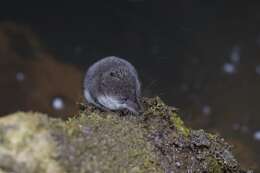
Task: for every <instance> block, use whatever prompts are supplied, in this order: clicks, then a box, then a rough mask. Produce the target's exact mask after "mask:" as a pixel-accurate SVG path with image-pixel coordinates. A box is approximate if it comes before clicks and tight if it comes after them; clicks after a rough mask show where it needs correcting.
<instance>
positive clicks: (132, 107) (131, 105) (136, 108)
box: [126, 100, 143, 115]
mask: <svg viewBox="0 0 260 173" xmlns="http://www.w3.org/2000/svg"><path fill="white" fill-rule="evenodd" d="M126 109H128V110H129V111H131V112H133V113H134V114H135V115H139V114H140V113H142V112H143V106H142V105H141V104H140V103H139V102H138V101H136V102H134V101H131V100H128V101H127V102H126Z"/></svg>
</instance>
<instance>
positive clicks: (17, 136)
mask: <svg viewBox="0 0 260 173" xmlns="http://www.w3.org/2000/svg"><path fill="white" fill-rule="evenodd" d="M46 121H47V117H46V116H45V115H42V114H41V115H40V116H39V115H38V114H33V113H27V114H25V113H22V112H19V113H16V114H15V115H13V116H7V117H4V118H1V119H0V131H1V132H2V133H0V135H1V137H0V139H1V141H2V142H1V145H0V170H1V169H2V171H3V172H5V171H6V170H12V171H14V172H28V173H30V172H38V171H39V170H41V171H40V172H57V173H59V172H64V170H63V169H62V168H61V167H60V165H59V163H58V162H57V161H55V159H54V155H53V153H55V147H56V146H55V141H54V140H53V139H52V137H51V134H50V132H49V131H48V130H47V128H46V127H44V123H45V122H46ZM5 158H9V159H7V160H6V159H5ZM1 159H2V160H1ZM25 170H26V171H25Z"/></svg>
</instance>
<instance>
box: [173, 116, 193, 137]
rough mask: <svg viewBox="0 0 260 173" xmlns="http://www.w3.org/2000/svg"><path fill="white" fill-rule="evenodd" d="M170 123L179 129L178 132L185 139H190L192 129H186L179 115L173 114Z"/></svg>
mask: <svg viewBox="0 0 260 173" xmlns="http://www.w3.org/2000/svg"><path fill="white" fill-rule="evenodd" d="M170 121H171V122H172V123H173V125H174V127H175V128H176V129H177V131H178V132H180V133H181V134H182V135H184V136H185V137H188V136H189V134H190V129H189V128H187V127H185V125H184V123H183V121H182V120H181V118H180V117H179V115H178V114H177V113H175V112H174V113H173V114H172V115H171V116H170Z"/></svg>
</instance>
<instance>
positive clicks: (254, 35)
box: [1, 0, 260, 169]
mask: <svg viewBox="0 0 260 173" xmlns="http://www.w3.org/2000/svg"><path fill="white" fill-rule="evenodd" d="M259 9H260V2H256V1H255V2H253V1H252V2H245V1H241V2H240V1H229V2H225V1H224V0H219V1H215V2H213V1H211V2H209V1H206V0H201V1H191V0H184V1H183V0H182V1H181V0H180V1H169V2H167V1H163V2H161V1H157V2H153V1H145V0H132V1H131V0H129V1H120V2H117V3H116V2H113V3H112V2H109V3H108V2H107V3H100V4H98V3H95V4H90V3H86V4H82V5H79V4H77V5H76V4H63V5H61V4H59V5H58V8H54V7H52V8H51V7H44V6H42V7H38V8H30V7H29V6H26V7H25V8H18V9H17V10H14V11H13V12H12V13H11V14H10V11H9V12H7V11H8V9H6V13H5V11H3V12H2V16H1V20H2V21H14V22H16V23H20V24H22V25H27V26H28V27H29V28H32V30H33V31H34V32H36V33H37V34H39V35H40V38H41V42H42V43H43V44H44V45H45V47H47V48H48V49H49V50H50V52H51V53H52V54H55V55H56V56H55V58H56V59H57V60H58V61H57V62H56V61H55V60H46V62H44V63H38V64H46V65H45V66H40V67H39V68H37V69H40V68H42V69H44V70H45V69H48V68H49V67H50V66H51V67H52V69H56V68H57V67H59V68H60V69H62V70H59V73H56V75H54V77H53V81H56V80H55V79H59V80H57V81H56V82H57V86H58V85H59V83H60V82H61V81H63V80H62V79H64V78H62V76H63V74H64V73H65V71H66V74H73V75H71V77H69V78H68V79H67V80H69V79H71V80H74V81H75V82H74V83H76V84H75V85H70V87H69V88H68V89H67V90H66V89H63V90H62V91H60V88H61V87H57V88H56V89H55V90H54V92H51V93H50V92H46V93H48V94H46V97H45V98H46V99H47V100H50V101H49V102H51V99H54V100H55V98H56V99H57V98H58V100H59V99H63V100H65V102H66V104H68V105H70V104H73V103H74V101H75V100H77V99H78V98H79V97H80V92H76V93H75V94H71V96H67V94H66V93H68V92H71V91H72V90H73V88H74V87H75V86H77V87H78V86H80V85H81V84H80V83H79V81H80V80H78V79H77V80H75V78H80V79H81V78H82V76H80V75H82V74H83V73H82V72H83V71H84V70H85V69H86V68H87V67H88V66H89V65H90V64H91V63H93V62H94V61H96V60H98V59H100V58H103V57H105V56H110V55H115V56H119V57H122V58H125V59H128V60H129V61H130V62H132V63H133V64H134V65H135V66H136V68H137V69H138V71H139V74H140V76H141V78H142V81H143V89H144V94H145V95H148V96H149V95H160V96H161V97H162V98H163V100H165V102H166V103H167V104H169V105H174V106H176V107H179V108H181V109H182V110H183V118H184V119H185V120H186V123H187V124H188V125H190V126H192V127H194V128H206V129H208V130H209V131H211V132H217V133H220V134H221V135H223V136H225V138H226V139H227V140H228V141H229V142H231V143H233V144H234V145H235V147H236V149H235V151H236V152H237V154H238V157H239V158H240V161H241V163H243V164H245V166H250V167H257V166H258V165H257V163H260V157H259V156H260V150H259V147H257V146H258V145H259V143H260V139H258V140H257V138H255V137H254V135H255V136H256V135H257V133H256V132H259V131H260V118H259V117H260V116H259V113H260V106H259V100H260V91H259V89H260V66H258V65H260V11H259ZM16 50H20V53H21V54H22V53H23V52H24V49H22V48H20V49H17V48H16ZM25 57H26V56H25ZM55 58H54V59H55ZM51 59H52V58H51ZM60 61H62V62H63V63H65V64H69V65H68V66H73V67H68V68H69V70H68V68H67V67H65V66H66V65H60V64H59V62H60ZM26 64H27V65H28V63H26ZM55 64H57V65H55ZM28 66H29V67H28V68H27V69H31V67H35V65H33V64H32V65H28ZM14 67H16V66H14ZM76 67H77V68H76ZM257 67H258V68H257ZM63 69H66V70H63ZM20 71H21V72H22V75H21V74H20V75H19V73H18V79H20V78H22V79H23V77H27V76H26V72H25V71H23V70H22V69H21V70H20V69H19V70H17V72H20ZM35 71H37V70H36V69H31V70H30V73H35ZM47 71H48V70H47ZM49 71H50V72H48V73H51V72H52V71H53V70H49ZM61 71H62V72H61ZM23 73H25V74H23ZM39 73H41V72H39ZM46 73H47V72H46ZM23 75H25V76H23ZM52 75H53V74H52ZM19 76H20V77H19ZM35 76H36V77H35V80H36V79H39V81H42V80H40V79H41V78H39V77H38V76H37V75H35ZM75 76H77V77H75ZM25 79H26V78H25ZM35 83H37V84H39V82H35ZM64 83H66V82H64ZM33 84H34V83H33ZM31 85H32V84H28V86H31ZM64 85H65V84H64ZM28 86H26V87H24V88H25V90H26V89H27V90H28V92H31V90H32V89H28ZM39 86H41V89H39V90H37V92H36V93H41V92H42V91H44V92H45V88H49V87H48V85H46V87H44V86H45V85H44V82H42V83H41V84H39ZM29 88H30V87H29ZM37 88H39V87H37ZM62 88H66V87H65V86H62ZM14 90H15V91H17V89H14ZM56 91H57V92H56ZM10 92H12V93H14V91H13V90H11V91H10ZM25 93H26V92H25ZM34 95H35V94H34ZM36 95H37V94H36ZM64 95H66V97H64ZM75 95H77V97H74V96H75ZM78 95H79V96H78ZM24 97H25V96H24ZM39 97H40V98H39ZM39 97H37V96H33V98H35V100H36V102H37V101H38V100H40V99H41V98H42V97H43V96H42V95H41V96H39ZM29 98H31V97H29ZM10 102H11V101H10ZM21 102H23V101H22V99H21ZM67 102H68V103H67ZM58 104H59V103H58ZM66 104H65V106H66ZM29 106H32V105H31V104H28V107H29ZM48 106H50V105H45V107H46V110H48V109H49V108H48V109H47V107H48ZM17 109H19V106H18V107H14V108H13V110H12V109H11V110H8V111H15V110H17ZM47 112H48V111H47ZM49 112H52V111H51V110H49ZM65 112H73V109H72V110H66V111H65ZM258 169H259V168H258Z"/></svg>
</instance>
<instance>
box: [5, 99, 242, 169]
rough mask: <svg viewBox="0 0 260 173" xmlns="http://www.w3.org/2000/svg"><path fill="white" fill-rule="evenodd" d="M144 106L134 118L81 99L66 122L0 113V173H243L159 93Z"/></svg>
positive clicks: (222, 146) (217, 142)
mask: <svg viewBox="0 0 260 173" xmlns="http://www.w3.org/2000/svg"><path fill="white" fill-rule="evenodd" d="M143 104H144V107H145V111H144V113H143V114H142V115H139V116H133V115H131V114H130V113H128V112H124V111H123V112H104V111H101V110H99V109H97V108H95V107H93V106H91V105H85V104H83V103H82V104H80V111H79V113H78V114H76V115H75V117H73V118H70V119H68V120H66V121H63V120H61V119H55V118H48V117H47V115H44V114H41V113H23V112H19V113H15V114H12V115H9V116H5V117H2V118H1V119H0V160H1V162H0V172H4V173H7V172H29V173H30V172H37V173H41V172H49V173H51V172H57V173H59V172H70V173H73V172H166V173H170V172H212V173H215V172H241V173H243V172H246V171H244V170H243V169H242V168H241V167H240V165H239V163H238V162H237V161H236V159H235V158H234V156H233V154H232V151H231V147H230V145H229V144H227V143H226V142H225V141H224V139H223V138H221V137H220V136H217V135H212V134H209V133H206V132H204V131H203V130H193V129H189V128H187V127H185V125H184V124H183V121H182V120H181V119H180V117H179V113H178V110H176V109H175V108H173V107H169V106H167V105H165V104H164V103H163V102H162V101H161V100H160V99H159V98H158V97H156V98H151V99H148V98H144V99H143ZM26 156H30V157H26Z"/></svg>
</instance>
